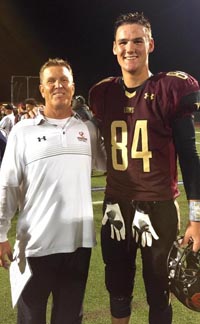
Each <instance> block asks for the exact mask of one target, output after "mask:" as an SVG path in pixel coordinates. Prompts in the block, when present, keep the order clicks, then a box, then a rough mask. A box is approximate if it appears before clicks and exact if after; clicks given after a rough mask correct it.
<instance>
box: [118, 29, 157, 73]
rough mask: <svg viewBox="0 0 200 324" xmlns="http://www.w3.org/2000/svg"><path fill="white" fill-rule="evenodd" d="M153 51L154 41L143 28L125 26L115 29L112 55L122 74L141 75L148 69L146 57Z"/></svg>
mask: <svg viewBox="0 0 200 324" xmlns="http://www.w3.org/2000/svg"><path fill="white" fill-rule="evenodd" d="M153 49H154V41H153V39H152V38H150V35H149V33H148V31H147V29H146V28H145V27H143V26H141V25H138V24H125V25H121V26H120V27H119V28H118V29H117V32H116V37H115V41H114V43H113V53H114V54H115V55H116V56H117V60H118V63H119V65H120V66H121V69H122V73H127V72H128V73H134V74H135V73H142V72H143V70H144V69H147V68H148V56H149V53H150V52H152V51H153Z"/></svg>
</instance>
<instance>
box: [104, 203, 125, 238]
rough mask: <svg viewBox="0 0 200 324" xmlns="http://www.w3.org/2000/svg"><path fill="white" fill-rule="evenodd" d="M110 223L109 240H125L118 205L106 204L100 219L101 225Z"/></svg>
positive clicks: (122, 220)
mask: <svg viewBox="0 0 200 324" xmlns="http://www.w3.org/2000/svg"><path fill="white" fill-rule="evenodd" d="M107 221H109V222H110V228H111V238H112V239H115V236H116V238H117V241H121V240H125V224H124V219H123V217H122V213H121V211H120V208H119V205H118V204H107V206H106V210H105V213H104V216H103V219H102V225H105V224H106V223H107Z"/></svg>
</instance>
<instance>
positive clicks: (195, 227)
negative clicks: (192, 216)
mask: <svg viewBox="0 0 200 324" xmlns="http://www.w3.org/2000/svg"><path fill="white" fill-rule="evenodd" d="M191 239H192V241H193V251H194V252H197V251H198V250H199V249H200V222H192V221H189V223H188V225H187V228H186V231H185V235H184V237H183V240H182V242H181V246H184V245H187V244H188V243H189V241H190V240H191Z"/></svg>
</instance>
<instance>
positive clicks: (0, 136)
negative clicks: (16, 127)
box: [0, 129, 7, 166]
mask: <svg viewBox="0 0 200 324" xmlns="http://www.w3.org/2000/svg"><path fill="white" fill-rule="evenodd" d="M6 142H7V139H6V133H5V132H4V131H3V130H1V129H0V166H1V161H2V159H3V155H4V151H5V148H6Z"/></svg>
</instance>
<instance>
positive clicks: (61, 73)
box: [40, 66, 74, 109]
mask: <svg viewBox="0 0 200 324" xmlns="http://www.w3.org/2000/svg"><path fill="white" fill-rule="evenodd" d="M40 92H41V95H42V97H43V98H44V99H45V105H46V107H49V108H51V107H52V108H58V109H66V108H69V107H71V102H72V97H73V94H74V83H73V77H72V74H71V72H70V71H69V70H68V69H67V67H65V66H51V67H47V68H46V69H45V70H44V72H43V76H42V83H41V85H40Z"/></svg>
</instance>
